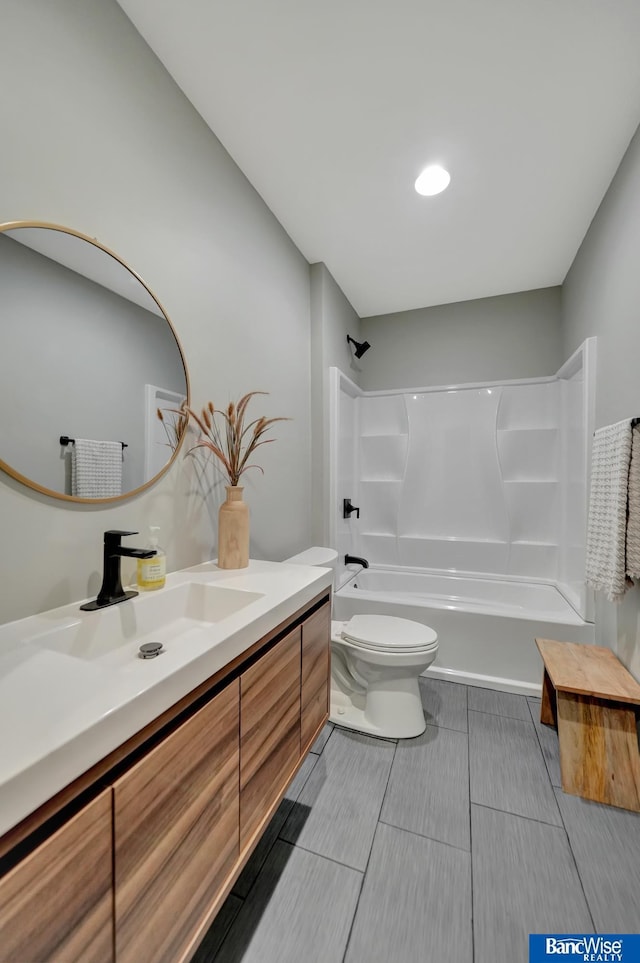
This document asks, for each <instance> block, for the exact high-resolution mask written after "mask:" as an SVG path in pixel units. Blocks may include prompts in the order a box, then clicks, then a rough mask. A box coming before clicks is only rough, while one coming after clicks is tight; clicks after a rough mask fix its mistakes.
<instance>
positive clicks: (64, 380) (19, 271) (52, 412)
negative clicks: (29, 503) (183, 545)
mask: <svg viewBox="0 0 640 963" xmlns="http://www.w3.org/2000/svg"><path fill="white" fill-rule="evenodd" d="M0 299H1V300H0V304H1V306H2V318H3V321H2V337H3V339H4V350H3V351H2V352H1V353H0V404H1V405H2V410H3V413H4V417H3V418H2V425H3V427H2V429H1V435H0V459H1V460H0V467H2V468H3V469H4V470H5V471H7V472H8V473H9V474H11V475H13V476H14V477H16V478H18V479H19V480H20V481H23V482H25V484H27V485H30V486H31V487H33V488H36V489H38V490H39V491H44V492H46V493H47V494H51V495H56V496H57V497H60V498H68V499H73V500H94V499H99V500H107V499H108V500H111V499H113V498H117V497H122V496H125V495H128V494H131V493H132V492H134V491H138V490H140V489H142V488H144V487H146V486H147V485H149V484H151V482H152V481H154V480H155V479H156V478H157V477H158V476H159V475H160V474H161V473H162V472H163V471H165V470H166V468H167V467H168V465H169V463H170V462H171V460H172V458H173V457H174V452H175V450H176V447H177V440H176V431H175V428H174V422H175V420H176V418H177V416H176V415H174V414H173V413H172V411H171V409H175V408H178V407H179V405H180V403H181V402H182V401H184V400H188V390H189V389H188V378H187V372H186V367H185V363H184V359H183V356H182V352H181V350H180V346H179V344H178V341H177V339H176V336H175V333H174V331H173V328H172V326H171V323H170V321H169V318H168V317H167V315H166V314H165V312H164V311H163V309H162V308H161V306H160V304H159V302H158V301H157V300H156V298H155V297H154V296H153V295H152V293H151V292H150V290H149V289H148V288H147V286H146V285H145V284H144V282H143V281H142V280H141V279H140V278H139V277H138V276H137V275H136V274H135V273H134V272H133V271H132V270H131V269H130V268H129V267H128V266H127V265H126V264H125V263H124V262H123V261H121V260H120V258H118V257H117V255H115V254H113V253H112V252H111V251H108V250H107V249H106V248H104V247H102V245H100V244H98V243H97V242H95V241H93V240H92V239H91V238H89V237H86V236H85V235H82V234H79V233H78V232H76V231H72V230H71V229H68V228H62V227H59V226H57V225H48V224H40V223H34V222H20V223H17V222H14V223H11V224H4V225H0ZM159 408H160V409H161V410H163V412H164V421H161V420H160V419H159V418H158V414H157V412H158V409H159ZM63 436H66V437H67V438H68V439H69V441H68V442H67V444H63V443H61V439H62V438H63ZM71 439H73V440H74V441H71ZM74 442H75V443H74Z"/></svg>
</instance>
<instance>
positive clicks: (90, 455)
mask: <svg viewBox="0 0 640 963" xmlns="http://www.w3.org/2000/svg"><path fill="white" fill-rule="evenodd" d="M71 493H72V494H73V495H77V496H78V497H79V498H113V497H114V496H115V495H121V494H122V444H121V442H119V441H96V440H95V439H92V438H76V440H75V444H74V446H73V448H72V453H71Z"/></svg>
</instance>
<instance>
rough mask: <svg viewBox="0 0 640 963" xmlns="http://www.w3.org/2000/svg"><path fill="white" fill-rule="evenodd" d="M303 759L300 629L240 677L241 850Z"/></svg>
mask: <svg viewBox="0 0 640 963" xmlns="http://www.w3.org/2000/svg"><path fill="white" fill-rule="evenodd" d="M299 759H300V628H299V627H298V628H297V629H294V630H293V631H292V632H289V634H288V635H286V636H285V637H284V638H283V639H282V641H280V642H278V644H277V645H276V646H275V647H274V648H273V649H271V650H270V651H269V652H267V653H266V654H265V655H263V656H262V657H261V658H260V659H258V661H257V662H255V663H254V665H252V666H251V668H249V669H247V671H246V672H243V673H242V675H241V676H240V848H241V849H242V848H244V846H245V845H246V843H247V842H248V841H249V839H250V838H251V836H252V835H253V833H254V832H255V831H256V829H257V828H258V827H259V826H260V824H261V823H262V822H263V820H264V818H265V816H266V815H267V813H268V812H269V810H270V809H271V807H272V805H273V803H274V801H275V800H276V799H277V797H278V796H279V794H280V793H281V792H282V790H283V789H284V788H285V786H286V785H287V783H288V782H289V780H290V778H291V775H292V773H293V770H294V768H295V766H296V764H297V763H298V761H299Z"/></svg>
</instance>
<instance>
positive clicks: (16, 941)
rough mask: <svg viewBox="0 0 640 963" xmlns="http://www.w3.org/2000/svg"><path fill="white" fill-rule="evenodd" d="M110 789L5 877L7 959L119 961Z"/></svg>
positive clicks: (2, 908) (1, 886) (1, 938)
mask: <svg viewBox="0 0 640 963" xmlns="http://www.w3.org/2000/svg"><path fill="white" fill-rule="evenodd" d="M111 842H112V836H111V790H110V789H108V790H106V791H105V792H103V793H101V795H100V796H98V797H97V798H96V799H94V800H93V802H91V803H89V804H88V805H87V806H86V807H85V808H84V809H82V810H81V811H80V812H79V813H77V814H76V815H75V816H74V817H73V818H72V819H70V820H69V822H67V823H65V825H64V826H62V827H61V828H60V829H59V830H58V831H57V832H55V833H53V835H52V836H50V837H49V838H48V839H47V840H46V842H44V843H42V845H41V846H39V847H38V848H37V849H36V850H34V851H33V852H32V853H31V854H30V855H29V856H28V857H27V858H26V859H24V860H23V861H22V862H21V863H20V864H19V865H18V866H16V867H15V869H13V870H12V871H11V872H9V873H8V874H7V875H6V876H4V877H3V878H2V880H0V958H1V959H2V963H42V961H43V960H46V961H47V963H78V960H82V963H108V961H110V960H113V927H112V917H113V893H112V870H111Z"/></svg>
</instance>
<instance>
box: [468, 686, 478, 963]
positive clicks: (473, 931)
mask: <svg viewBox="0 0 640 963" xmlns="http://www.w3.org/2000/svg"><path fill="white" fill-rule="evenodd" d="M466 689H467V777H468V783H469V875H470V880H469V893H470V896H471V963H474V960H475V958H476V918H475V907H474V900H473V827H472V822H471V732H470V726H469V687H468V686H467V687H466Z"/></svg>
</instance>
